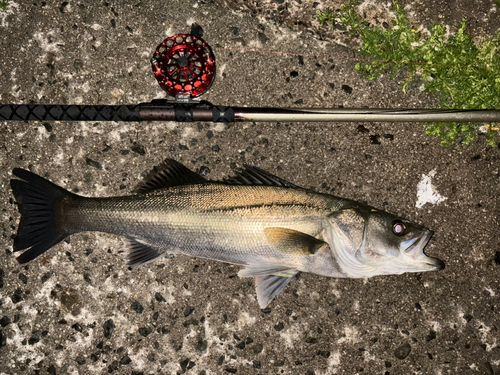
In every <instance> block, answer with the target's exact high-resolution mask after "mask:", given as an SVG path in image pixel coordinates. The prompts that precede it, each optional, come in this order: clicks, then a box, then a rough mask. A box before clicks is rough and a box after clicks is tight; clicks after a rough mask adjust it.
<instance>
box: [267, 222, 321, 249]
mask: <svg viewBox="0 0 500 375" xmlns="http://www.w3.org/2000/svg"><path fill="white" fill-rule="evenodd" d="M264 234H265V235H266V238H267V240H268V241H269V243H271V244H272V245H273V246H275V247H276V248H277V249H278V250H279V251H280V252H282V253H284V254H290V255H313V254H315V253H316V252H317V251H318V250H319V249H320V248H321V247H322V246H324V245H326V243H325V242H323V241H321V240H318V239H317V238H314V237H313V236H310V235H308V234H306V233H302V232H299V231H296V230H293V229H287V228H278V227H271V228H265V229H264Z"/></svg>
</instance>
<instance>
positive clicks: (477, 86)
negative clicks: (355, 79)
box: [318, 1, 500, 146]
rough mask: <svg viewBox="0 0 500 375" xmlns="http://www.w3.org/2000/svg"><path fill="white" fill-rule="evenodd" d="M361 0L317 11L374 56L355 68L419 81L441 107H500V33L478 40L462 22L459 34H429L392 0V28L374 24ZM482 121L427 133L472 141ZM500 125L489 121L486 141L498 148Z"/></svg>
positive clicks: (437, 30) (439, 27)
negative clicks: (361, 8) (362, 11)
mask: <svg viewBox="0 0 500 375" xmlns="http://www.w3.org/2000/svg"><path fill="white" fill-rule="evenodd" d="M357 5H358V3H357V2H356V1H351V2H350V3H349V5H342V6H341V9H340V11H339V12H336V13H335V12H333V11H331V10H330V9H327V10H325V11H324V12H321V11H318V19H319V21H320V22H321V23H322V24H328V25H330V26H331V27H336V25H337V24H339V25H341V26H342V27H346V28H347V29H348V30H349V33H350V35H351V36H352V37H359V38H360V39H361V41H362V44H361V47H359V51H360V52H361V53H362V54H363V55H364V56H366V57H368V58H369V59H370V60H368V59H367V60H366V61H360V62H359V63H357V64H356V69H357V70H358V71H360V72H361V73H362V74H364V75H365V76H366V77H367V78H368V79H369V80H376V79H378V78H379V77H380V75H381V74H382V73H389V76H390V77H391V78H392V79H398V80H399V84H400V87H401V89H402V90H403V92H406V91H407V90H408V88H409V87H410V86H412V85H415V84H416V83H419V84H420V85H421V84H422V83H423V86H422V87H423V90H424V91H428V92H433V93H435V94H436V95H437V96H438V98H439V103H440V108H442V109H499V108H500V33H499V34H498V35H497V36H496V37H491V38H489V39H487V40H483V41H482V42H480V43H479V44H477V45H476V44H475V43H474V42H473V40H472V37H471V36H470V34H468V32H467V25H466V22H465V20H463V21H462V22H461V23H460V25H459V27H458V30H457V32H456V33H454V34H451V35H450V34H449V33H448V30H447V28H446V26H445V25H444V24H442V23H440V24H434V25H433V26H432V27H431V28H430V29H429V30H428V32H423V29H422V27H419V28H414V27H412V25H411V23H410V21H409V19H408V17H407V16H406V13H405V11H404V10H403V8H402V7H401V6H400V5H399V3H398V2H397V1H394V2H393V8H394V14H395V16H394V19H393V20H392V25H391V26H390V27H389V28H384V27H382V26H379V25H372V24H369V23H368V22H366V21H365V20H363V19H362V18H361V16H360V15H359V14H358V13H357V12H356V6H357ZM481 125H482V124H479V123H459V122H453V123H443V122H436V123H432V124H427V128H426V132H427V134H431V135H435V136H438V137H440V138H441V142H442V144H443V145H451V144H452V143H454V142H455V141H457V140H459V141H460V142H461V143H463V144H469V143H470V142H472V141H473V140H474V139H475V138H476V136H477V134H478V132H479V127H480V126H481ZM498 128H499V126H498V124H488V125H487V126H485V127H484V128H483V129H486V130H487V133H486V141H487V142H488V143H489V144H490V145H492V146H496V145H497V143H498V138H499V137H498Z"/></svg>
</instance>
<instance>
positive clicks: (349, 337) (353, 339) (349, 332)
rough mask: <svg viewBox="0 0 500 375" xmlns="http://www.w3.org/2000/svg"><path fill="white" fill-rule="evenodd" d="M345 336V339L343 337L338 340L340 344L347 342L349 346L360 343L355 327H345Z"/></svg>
mask: <svg viewBox="0 0 500 375" xmlns="http://www.w3.org/2000/svg"><path fill="white" fill-rule="evenodd" d="M344 335H345V337H341V338H340V339H338V340H337V343H338V344H342V343H344V342H347V343H348V344H356V343H357V342H359V332H358V330H357V329H356V328H354V327H344Z"/></svg>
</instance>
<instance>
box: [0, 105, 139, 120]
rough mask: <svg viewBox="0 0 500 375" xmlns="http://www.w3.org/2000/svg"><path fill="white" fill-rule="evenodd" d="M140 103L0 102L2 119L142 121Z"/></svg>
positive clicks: (0, 116) (0, 118)
mask: <svg viewBox="0 0 500 375" xmlns="http://www.w3.org/2000/svg"><path fill="white" fill-rule="evenodd" d="M139 107H140V106H139V105H41V104H32V105H25V104H0V121H3V120H9V121H140V120H141V118H140V115H139Z"/></svg>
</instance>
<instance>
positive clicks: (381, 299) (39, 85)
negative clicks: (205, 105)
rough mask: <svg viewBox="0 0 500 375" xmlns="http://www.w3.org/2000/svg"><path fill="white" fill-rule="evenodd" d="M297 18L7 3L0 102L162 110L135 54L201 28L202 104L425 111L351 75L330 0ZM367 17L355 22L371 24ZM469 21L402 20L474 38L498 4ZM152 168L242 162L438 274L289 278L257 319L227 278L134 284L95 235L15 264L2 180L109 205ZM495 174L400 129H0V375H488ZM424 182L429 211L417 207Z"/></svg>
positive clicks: (200, 265)
mask: <svg viewBox="0 0 500 375" xmlns="http://www.w3.org/2000/svg"><path fill="white" fill-rule="evenodd" d="M303 1H304V4H303V22H302V24H300V23H298V24H296V23H295V22H298V21H296V20H295V19H293V22H292V21H291V20H292V18H291V17H292V16H291V15H289V18H290V20H288V19H287V17H281V16H280V14H279V13H274V14H273V12H272V7H273V6H274V5H273V4H270V3H264V2H258V1H249V2H246V3H245V4H243V3H241V4H240V3H239V2H237V1H229V2H228V3H224V2H218V1H210V0H208V1H192V0H190V1H181V0H172V1H168V2H166V1H165V2H162V1H152V0H142V1H136V2H128V1H113V0H111V1H109V2H95V3H94V2H90V1H83V0H82V1H69V2H62V1H60V2H53V1H37V0H35V1H30V2H20V1H15V2H11V7H10V9H9V10H8V11H7V12H6V13H3V14H0V21H1V26H0V33H1V36H2V37H1V38H0V50H1V51H2V54H1V57H0V95H1V100H0V102H2V103H9V102H10V103H54V104H65V103H86V104H90V103H99V104H114V103H139V102H147V101H150V100H152V99H154V98H161V97H164V94H163V92H162V90H161V89H160V88H159V86H158V85H157V83H156V81H155V80H154V77H153V75H152V73H151V68H150V64H149V59H150V57H151V55H152V52H153V51H154V49H155V48H156V46H157V45H158V44H159V43H160V42H161V41H162V40H163V39H165V38H166V37H167V36H171V35H173V34H176V33H185V32H189V30H190V24H191V23H192V22H194V21H196V22H198V23H199V24H201V25H202V26H203V27H204V29H205V36H204V39H205V40H206V41H207V42H208V43H209V44H211V45H212V47H213V48H214V51H215V54H216V57H217V63H218V65H217V69H218V76H217V79H216V81H215V83H214V85H213V86H212V88H211V90H210V92H209V93H208V94H206V95H205V96H203V99H205V100H209V101H211V102H213V103H216V104H220V105H246V106H279V107H287V106H297V107H301V106H302V107H309V106H310V107H314V106H316V107H338V106H344V107H400V108H406V107H414V108H424V107H433V106H436V105H437V101H436V99H435V98H434V97H432V96H430V95H426V94H423V93H420V92H419V91H418V89H413V90H411V91H410V92H408V93H407V94H406V95H403V94H401V92H400V91H399V90H398V88H397V83H394V82H391V81H389V80H387V79H386V78H385V77H382V79H380V80H379V81H378V82H376V83H372V84H369V83H367V82H366V81H365V80H363V79H362V78H361V77H360V76H359V75H358V74H357V73H356V72H355V71H354V64H355V61H351V60H345V59H338V58H336V57H340V56H343V57H357V56H358V55H357V54H356V53H355V52H354V51H353V50H352V49H351V48H349V45H348V44H346V42H345V41H340V39H338V40H337V39H335V38H336V36H335V35H334V34H333V33H331V34H329V31H328V30H323V31H321V30H320V28H319V26H318V25H314V22H313V21H311V19H313V16H314V11H315V8H316V7H321V6H323V5H319V4H316V5H314V3H311V4H310V3H309V2H308V1H305V0H303ZM278 3H279V2H278ZM300 3H301V1H300V0H298V1H296V2H293V1H292V2H287V1H285V2H283V3H282V4H281V5H283V6H284V7H285V9H289V10H293V9H295V8H296V7H297V6H298V4H300ZM381 3H382V2H378V1H377V2H370V3H367V5H369V6H370V7H375V8H374V9H375V13H377V12H378V11H380V12H382V13H383V11H384V9H385V8H384V6H385V5H383V4H381ZM450 3H451V2H450ZM455 3H456V4H455ZM466 4H468V2H465V1H460V2H459V1H456V2H453V4H452V5H453V6H451V5H450V6H449V7H443V8H441V7H439V8H437V7H438V6H439V2H434V1H433V2H420V3H415V4H413V5H412V4H410V5H412V6H414V8H413V9H414V10H415V12H413V13H412V14H413V15H414V17H416V18H415V19H416V20H418V21H419V22H420V21H421V22H430V21H432V20H434V21H440V20H441V18H440V17H439V15H440V14H441V15H442V17H444V18H442V19H445V20H446V21H450V22H452V21H454V19H455V18H456V15H455V14H451V12H454V11H455V10H456V9H466V10H467V11H468V12H469V13H468V14H465V15H466V16H469V19H470V20H471V22H472V23H473V26H474V32H477V35H480V34H481V33H482V32H483V31H482V30H485V31H489V30H491V28H492V27H493V26H495V25H498V23H495V22H497V20H498V10H497V9H496V7H495V5H494V4H495V3H494V2H487V1H483V2H478V4H476V5H475V6H467V5H466ZM333 5H335V4H333ZM333 5H332V6H333ZM294 7H295V8H294ZM311 12H312V13H311ZM382 13H381V14H382ZM294 14H295V16H294V17H299V16H298V15H300V13H297V12H296V13H294ZM419 17H420V18H419ZM434 17H435V18H434ZM299 18H300V17H299ZM299 21H300V19H299ZM308 22H309V23H308ZM427 25H428V24H427ZM492 25H493V26H492ZM322 33H323V34H324V35H322ZM340 42H342V43H344V44H345V45H344V46H342V45H339V44H338V43H340ZM240 49H246V50H249V49H252V50H253V49H258V50H267V51H281V52H290V53H305V54H308V56H302V57H298V56H293V55H280V54H267V53H256V52H242V51H240ZM310 55H317V56H319V57H313V56H310ZM167 157H168V158H174V159H176V160H178V161H181V162H183V163H185V164H186V165H187V166H188V167H189V168H192V169H193V170H197V171H200V170H203V171H204V172H205V173H206V172H208V175H207V176H208V177H209V178H211V179H219V178H222V177H224V176H226V175H228V174H231V171H232V169H233V168H235V167H239V166H242V165H243V164H244V163H247V164H250V165H255V166H258V167H261V168H263V169H266V170H268V171H269V172H271V173H274V174H277V175H278V176H280V177H283V178H285V179H287V180H289V181H291V182H293V183H295V184H297V185H301V186H304V187H307V188H312V189H315V190H317V191H321V192H326V193H332V194H335V195H339V196H343V197H346V198H351V199H355V200H359V201H362V202H367V203H369V204H370V205H372V206H375V207H378V208H381V209H384V210H386V211H389V212H392V213H396V214H399V215H401V216H402V217H405V218H408V219H410V220H413V221H416V222H419V223H421V224H423V225H425V226H426V227H428V228H430V229H432V230H433V231H435V235H434V237H433V239H432V241H431V243H430V245H429V246H428V248H427V250H426V252H427V253H428V254H429V255H432V256H435V257H438V258H440V259H442V260H444V261H445V263H446V269H445V270H443V271H440V272H429V273H423V274H405V275H401V276H386V277H376V278H372V279H367V280H349V279H338V280H337V279H328V278H324V277H319V276H314V275H309V274H302V275H301V277H300V278H299V279H297V280H294V281H292V283H291V284H290V285H289V286H288V287H287V288H286V290H285V291H284V293H282V294H281V295H280V296H278V297H277V298H276V299H275V301H273V302H272V303H271V305H270V306H269V308H268V309H265V310H261V309H259V306H258V304H257V301H256V294H255V290H254V286H253V281H252V280H248V279H240V278H238V277H237V276H236V274H237V271H238V268H237V267H234V266H230V265H226V264H222V263H216V262H211V261H206V260H201V259H191V258H184V257H176V258H173V259H165V260H162V261H159V262H157V263H153V264H150V265H148V266H145V267H142V268H139V269H133V270H130V269H129V268H128V267H127V265H126V254H125V252H126V248H125V242H124V241H123V239H122V238H118V237H114V236H111V235H106V234H100V233H83V234H78V235H74V236H72V237H71V238H69V239H68V240H66V241H64V242H63V243H61V244H59V245H58V246H56V247H55V248H53V249H52V250H50V251H49V252H48V253H46V255H44V256H42V257H40V258H38V259H36V260H35V261H33V262H32V263H30V264H28V265H25V266H21V265H19V264H18V262H17V261H16V259H15V254H13V253H12V237H13V236H14V235H15V233H16V229H17V224H18V219H19V214H18V211H17V207H16V205H15V203H14V199H13V196H12V192H11V190H10V186H9V180H10V178H11V177H12V174H11V171H12V169H13V168H14V167H21V168H27V169H30V170H32V171H34V172H36V173H38V174H41V175H43V176H46V177H47V178H49V179H50V180H52V181H53V182H55V183H57V184H60V185H62V186H63V187H65V188H67V189H69V190H71V191H73V192H77V193H79V194H82V195H85V196H96V197H103V196H115V195H125V194H128V193H130V192H131V190H132V189H133V188H134V187H135V186H136V184H137V183H138V181H140V179H141V177H142V176H143V175H144V172H147V171H149V170H150V169H151V168H152V167H153V166H154V165H157V164H159V163H160V162H161V161H162V160H163V159H165V158H167ZM499 157H500V152H499V149H498V148H491V147H487V146H485V142H484V139H482V138H480V139H479V140H478V141H477V142H475V143H474V144H472V145H471V146H468V147H463V146H460V145H455V146H453V147H450V148H443V147H441V146H440V144H439V141H438V140H437V139H435V138H431V137H428V136H426V135H425V134H424V132H423V126H422V125H418V124H408V123H397V124H387V123H380V124H376V123H363V124H359V123H340V124H318V123H300V124H289V123H270V124H263V123H249V124H237V125H235V126H224V125H221V124H218V125H214V124H210V123H193V124H176V123H173V122H171V123H143V124H135V123H83V122H82V123H50V124H49V123H35V122H33V123H13V122H12V123H7V122H4V123H2V124H1V127H0V187H1V188H0V199H1V201H2V202H3V204H2V207H1V224H0V225H1V226H0V228H1V233H2V236H1V239H0V241H1V247H2V252H1V254H0V301H1V304H0V319H1V320H0V323H1V327H0V329H1V340H0V346H1V347H0V358H1V360H0V374H37V373H39V374H46V373H49V374H94V373H114V374H159V373H161V374H180V373H188V374H226V373H229V374H234V373H237V374H308V375H311V374H361V373H363V374H500V346H499V345H500V332H499V329H500V319H499V311H500V303H499V295H500V285H499V271H500V242H499V238H498V228H499V226H498V225H499V222H498V212H499V209H500V207H499V202H498V197H499V195H500V188H499V182H500V179H499V177H500V174H499V172H500V169H499ZM426 184H427V185H426ZM426 186H427V187H428V188H432V191H433V192H434V195H433V196H432V197H430V198H429V197H427V199H426V200H425V199H424V200H419V199H418V196H417V194H418V192H419V191H423V190H424V188H425V187H426ZM438 194H439V196H441V197H442V200H441V201H439V200H434V201H433V202H434V203H432V202H431V201H432V199H431V198H436V197H438ZM421 198H422V197H421ZM425 202H427V203H425ZM417 203H418V205H417Z"/></svg>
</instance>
